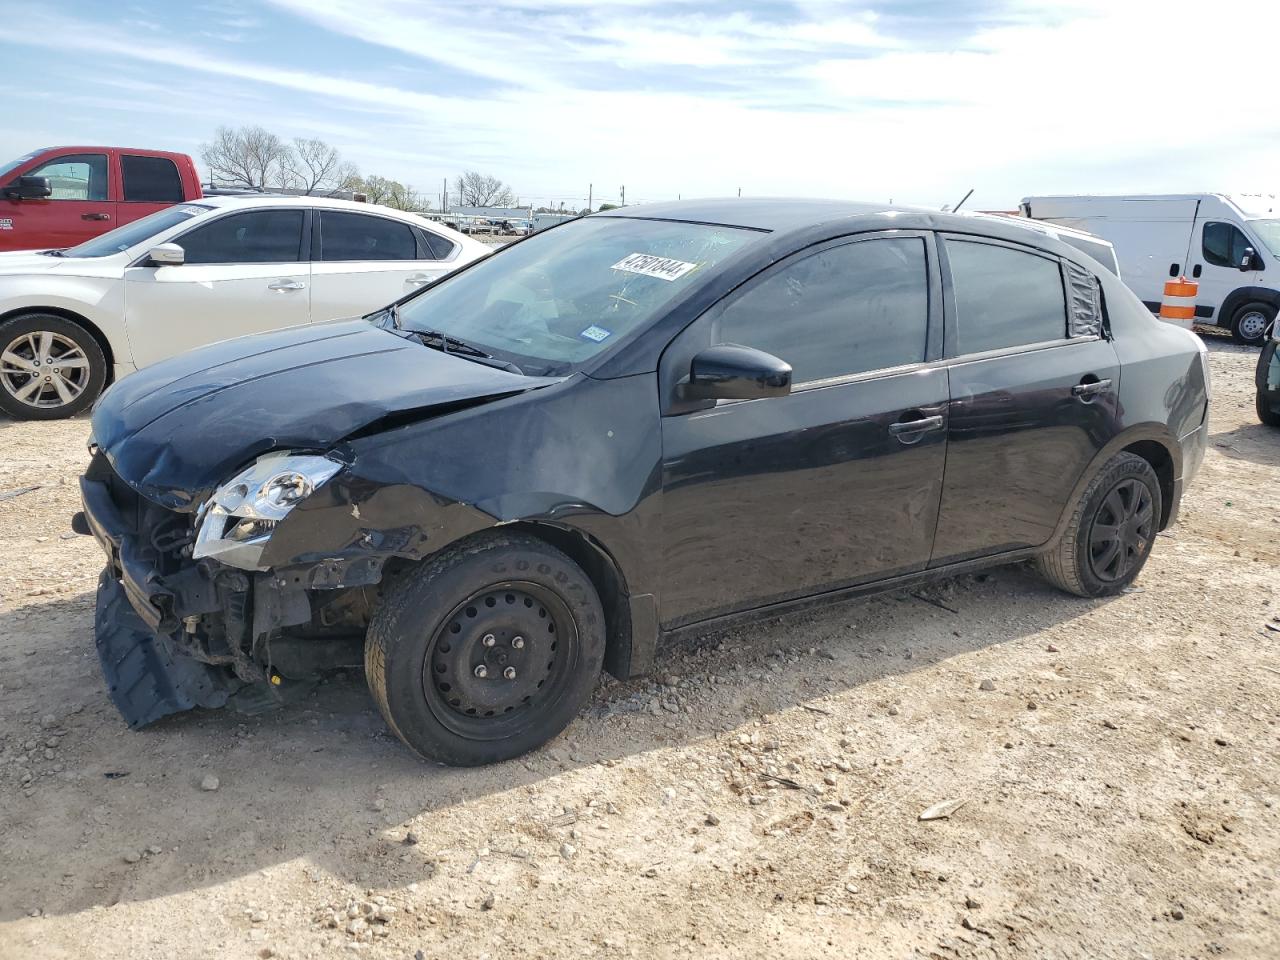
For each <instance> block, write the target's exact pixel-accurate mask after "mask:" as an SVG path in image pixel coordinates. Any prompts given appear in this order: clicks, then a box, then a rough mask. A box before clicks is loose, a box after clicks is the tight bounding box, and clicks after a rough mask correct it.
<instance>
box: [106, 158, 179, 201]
mask: <svg viewBox="0 0 1280 960" xmlns="http://www.w3.org/2000/svg"><path fill="white" fill-rule="evenodd" d="M120 169H121V172H122V173H123V175H124V198H125V199H126V200H145V201H149V202H151V203H177V202H179V201H180V200H181V199H182V180H181V179H180V178H179V177H178V166H177V164H175V163H174V162H173V161H172V160H169V159H167V158H165V157H131V156H129V155H128V154H125V155H124V156H122V157H121V158H120Z"/></svg>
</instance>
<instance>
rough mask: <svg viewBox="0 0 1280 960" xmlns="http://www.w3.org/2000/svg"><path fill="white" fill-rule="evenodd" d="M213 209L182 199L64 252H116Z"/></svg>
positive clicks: (94, 254) (72, 254) (95, 254)
mask: <svg viewBox="0 0 1280 960" xmlns="http://www.w3.org/2000/svg"><path fill="white" fill-rule="evenodd" d="M212 209H213V208H212V207H205V206H202V205H200V204H197V203H181V204H178V205H177V206H175V207H165V208H164V209H163V210H157V211H156V212H155V213H153V214H151V215H150V216H148V217H143V218H142V219H141V220H135V221H133V223H126V224H125V225H124V226H123V227H116V228H115V229H114V230H112V231H111V232H110V233H104V234H103V235H102V236H100V237H94V238H93V239H92V240H89V241H87V242H85V243H82V244H80V246H78V247H72V248H71V249H69V250H63V251H62V255H63V256H64V257H109V256H111V254H113V253H119V252H120V251H121V250H128V249H129V248H130V247H133V246H136V245H137V244H139V243H142V242H143V241H144V240H146V239H148V238H150V237H154V236H155V235H156V234H158V233H163V232H164V231H166V230H168V229H169V228H170V227H176V226H177V225H178V224H180V223H185V222H186V221H188V220H190V219H191V218H192V217H195V216H198V215H200V214H202V213H204V212H205V211H207V210H212Z"/></svg>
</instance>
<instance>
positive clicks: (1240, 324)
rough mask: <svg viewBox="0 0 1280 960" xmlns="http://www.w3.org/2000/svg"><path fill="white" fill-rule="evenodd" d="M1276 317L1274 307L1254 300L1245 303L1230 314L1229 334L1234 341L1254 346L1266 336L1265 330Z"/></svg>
mask: <svg viewBox="0 0 1280 960" xmlns="http://www.w3.org/2000/svg"><path fill="white" fill-rule="evenodd" d="M1275 318H1276V308H1275V307H1273V306H1271V305H1270V304H1266V303H1261V302H1259V301H1254V302H1252V303H1246V304H1244V305H1242V306H1241V307H1240V308H1239V309H1237V310H1236V312H1235V313H1234V314H1232V316H1231V336H1232V337H1233V338H1235V341H1236V343H1243V344H1246V345H1247V346H1250V347H1256V346H1258V345H1259V344H1261V343H1262V342H1263V341H1264V340H1265V339H1266V337H1267V330H1268V329H1269V328H1270V326H1271V323H1272V321H1274V320H1275Z"/></svg>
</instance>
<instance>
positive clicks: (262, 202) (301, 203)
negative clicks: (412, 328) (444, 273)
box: [184, 193, 459, 242]
mask: <svg viewBox="0 0 1280 960" xmlns="http://www.w3.org/2000/svg"><path fill="white" fill-rule="evenodd" d="M184 202H185V203H189V204H194V205H197V206H202V207H211V208H213V209H214V210H228V209H252V208H254V207H311V208H313V209H320V210H343V211H350V212H351V213H372V214H377V215H379V216H384V217H394V218H395V219H396V220H404V221H405V222H407V223H412V224H413V225H414V226H418V227H424V228H427V229H431V230H434V231H435V232H437V233H440V232H441V231H443V230H448V228H447V227H445V226H444V225H443V224H440V223H434V222H432V221H431V220H428V219H427V218H426V217H423V216H421V215H419V214H417V213H414V212H413V211H411V210H397V209H395V208H394V207H385V206H383V205H382V204H379V203H362V202H358V201H355V200H338V199H336V198H334V197H292V196H285V195H283V194H278V193H255V194H250V195H248V196H246V195H244V194H234V195H228V196H212V197H197V198H195V199H193V200H188V201H184ZM448 234H449V239H451V240H454V241H455V242H456V241H457V240H458V239H459V237H458V236H455V235H454V232H453V231H452V230H448Z"/></svg>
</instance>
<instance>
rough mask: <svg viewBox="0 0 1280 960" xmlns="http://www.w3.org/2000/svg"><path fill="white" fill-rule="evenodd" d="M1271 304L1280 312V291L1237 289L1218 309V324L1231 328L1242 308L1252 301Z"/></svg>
mask: <svg viewBox="0 0 1280 960" xmlns="http://www.w3.org/2000/svg"><path fill="white" fill-rule="evenodd" d="M1254 300H1256V301H1258V302H1259V303H1265V304H1269V305H1270V306H1271V307H1272V308H1273V309H1275V310H1278V311H1280V290H1275V289H1272V288H1271V287H1257V286H1249V287H1236V288H1235V289H1234V290H1232V291H1231V292H1230V293H1229V294H1227V296H1226V298H1225V299H1224V300H1223V301H1222V306H1221V307H1220V308H1219V309H1218V318H1217V323H1218V325H1219V326H1222V327H1230V326H1231V322H1232V321H1233V320H1234V319H1235V314H1236V311H1237V310H1238V309H1240V307H1241V306H1243V305H1244V304H1246V303H1251V302H1252V301H1254Z"/></svg>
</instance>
